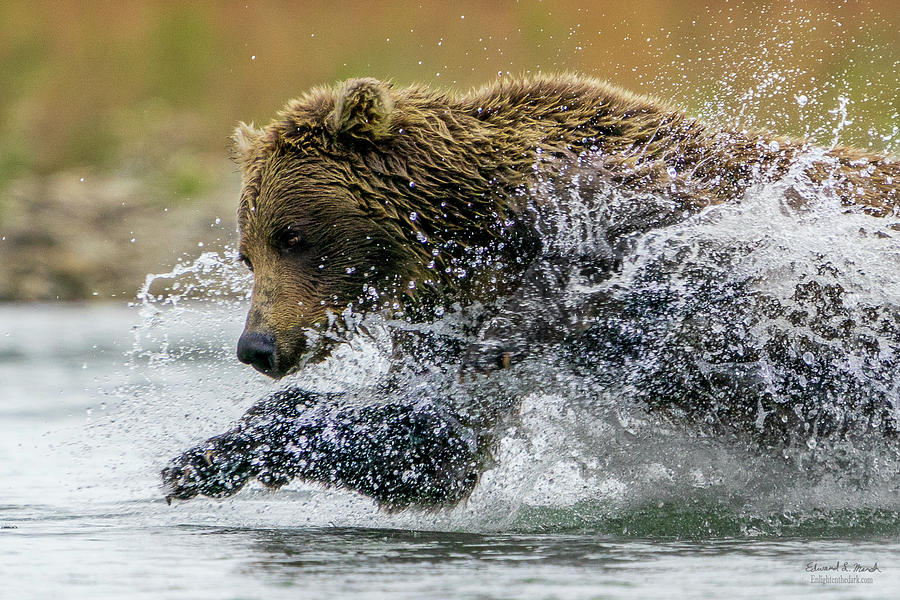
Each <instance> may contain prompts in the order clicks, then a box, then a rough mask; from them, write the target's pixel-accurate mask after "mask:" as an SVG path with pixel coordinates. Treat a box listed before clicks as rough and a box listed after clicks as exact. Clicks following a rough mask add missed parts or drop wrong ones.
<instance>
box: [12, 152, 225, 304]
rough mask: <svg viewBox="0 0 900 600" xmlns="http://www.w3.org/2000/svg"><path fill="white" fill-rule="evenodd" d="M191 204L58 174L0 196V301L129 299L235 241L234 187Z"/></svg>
mask: <svg viewBox="0 0 900 600" xmlns="http://www.w3.org/2000/svg"><path fill="white" fill-rule="evenodd" d="M205 187H206V188H207V189H204V190H203V193H202V194H198V195H197V196H196V197H183V196H175V195H173V194H171V193H166V192H165V190H164V188H162V187H160V186H155V185H153V184H151V183H148V182H146V181H144V180H142V179H140V178H137V177H130V176H108V175H103V176H101V175H87V176H85V175H83V174H81V173H78V172H64V173H58V174H54V175H49V176H44V177H37V176H34V177H29V178H26V179H20V180H17V181H14V182H12V183H11V184H10V185H9V186H7V188H6V189H5V190H3V191H2V192H0V301H5V302H30V301H78V300H109V299H124V300H131V299H133V298H134V297H135V294H136V293H137V292H138V290H139V289H140V287H141V286H142V285H143V283H144V280H145V278H146V275H147V274H148V273H159V272H166V271H168V270H169V269H171V267H172V266H173V265H174V264H176V263H177V262H178V261H179V259H182V260H183V259H190V258H193V257H195V256H197V255H199V254H200V253H201V252H203V251H206V250H221V249H224V248H226V247H227V246H228V245H231V244H233V243H234V241H235V240H236V237H237V236H236V234H235V228H236V217H235V212H236V207H237V198H238V194H239V189H240V181H239V178H238V176H237V174H236V173H234V169H233V168H231V167H230V166H223V168H222V173H221V176H220V177H217V178H215V181H213V182H211V183H210V185H207V186H205Z"/></svg>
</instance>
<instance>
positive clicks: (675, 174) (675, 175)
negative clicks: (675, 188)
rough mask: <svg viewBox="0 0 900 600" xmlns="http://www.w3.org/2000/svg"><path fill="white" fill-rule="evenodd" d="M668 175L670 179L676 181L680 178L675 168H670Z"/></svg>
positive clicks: (667, 170) (667, 171)
mask: <svg viewBox="0 0 900 600" xmlns="http://www.w3.org/2000/svg"><path fill="white" fill-rule="evenodd" d="M666 173H668V174H669V177H671V178H672V179H675V178H676V177H677V176H678V171H676V170H675V167H669V168H667V169H666Z"/></svg>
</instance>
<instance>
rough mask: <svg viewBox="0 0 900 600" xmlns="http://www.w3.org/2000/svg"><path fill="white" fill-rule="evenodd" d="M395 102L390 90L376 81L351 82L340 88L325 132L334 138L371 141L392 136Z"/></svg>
mask: <svg viewBox="0 0 900 600" xmlns="http://www.w3.org/2000/svg"><path fill="white" fill-rule="evenodd" d="M393 110H394V100H393V98H392V97H391V90H390V86H389V85H388V84H386V83H382V82H381V81H378V80H377V79H371V78H366V79H350V80H348V81H346V82H344V84H343V85H342V86H341V88H340V90H339V91H338V97H337V100H336V101H335V104H334V110H333V111H332V112H331V114H329V115H328V117H327V118H326V128H327V129H328V131H329V132H330V133H331V134H332V135H333V136H335V137H341V136H349V137H352V138H357V139H369V140H372V141H375V140H379V139H384V138H386V137H388V136H389V134H390V128H391V120H392V119H391V116H392V115H391V113H392V112H393Z"/></svg>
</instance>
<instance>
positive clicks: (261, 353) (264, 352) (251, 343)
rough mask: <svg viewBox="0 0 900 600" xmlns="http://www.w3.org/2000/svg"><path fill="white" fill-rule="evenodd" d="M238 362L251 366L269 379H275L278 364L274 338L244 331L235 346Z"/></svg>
mask: <svg viewBox="0 0 900 600" xmlns="http://www.w3.org/2000/svg"><path fill="white" fill-rule="evenodd" d="M237 357H238V360H239V361H241V362H242V363H244V364H247V365H251V366H252V367H253V368H254V369H256V370H257V371H259V372H260V373H262V374H264V375H268V376H269V377H277V373H276V365H277V363H278V360H277V359H278V355H277V348H276V346H275V336H274V335H272V334H271V333H264V332H260V331H245V332H244V333H243V334H241V337H240V339H238V344H237Z"/></svg>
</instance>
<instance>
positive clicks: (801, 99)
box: [794, 94, 809, 107]
mask: <svg viewBox="0 0 900 600" xmlns="http://www.w3.org/2000/svg"><path fill="white" fill-rule="evenodd" d="M794 100H796V101H797V106H800V107H804V106H806V103H807V102H809V98H807V97H806V96H804V95H803V94H798V95H796V96H794Z"/></svg>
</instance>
